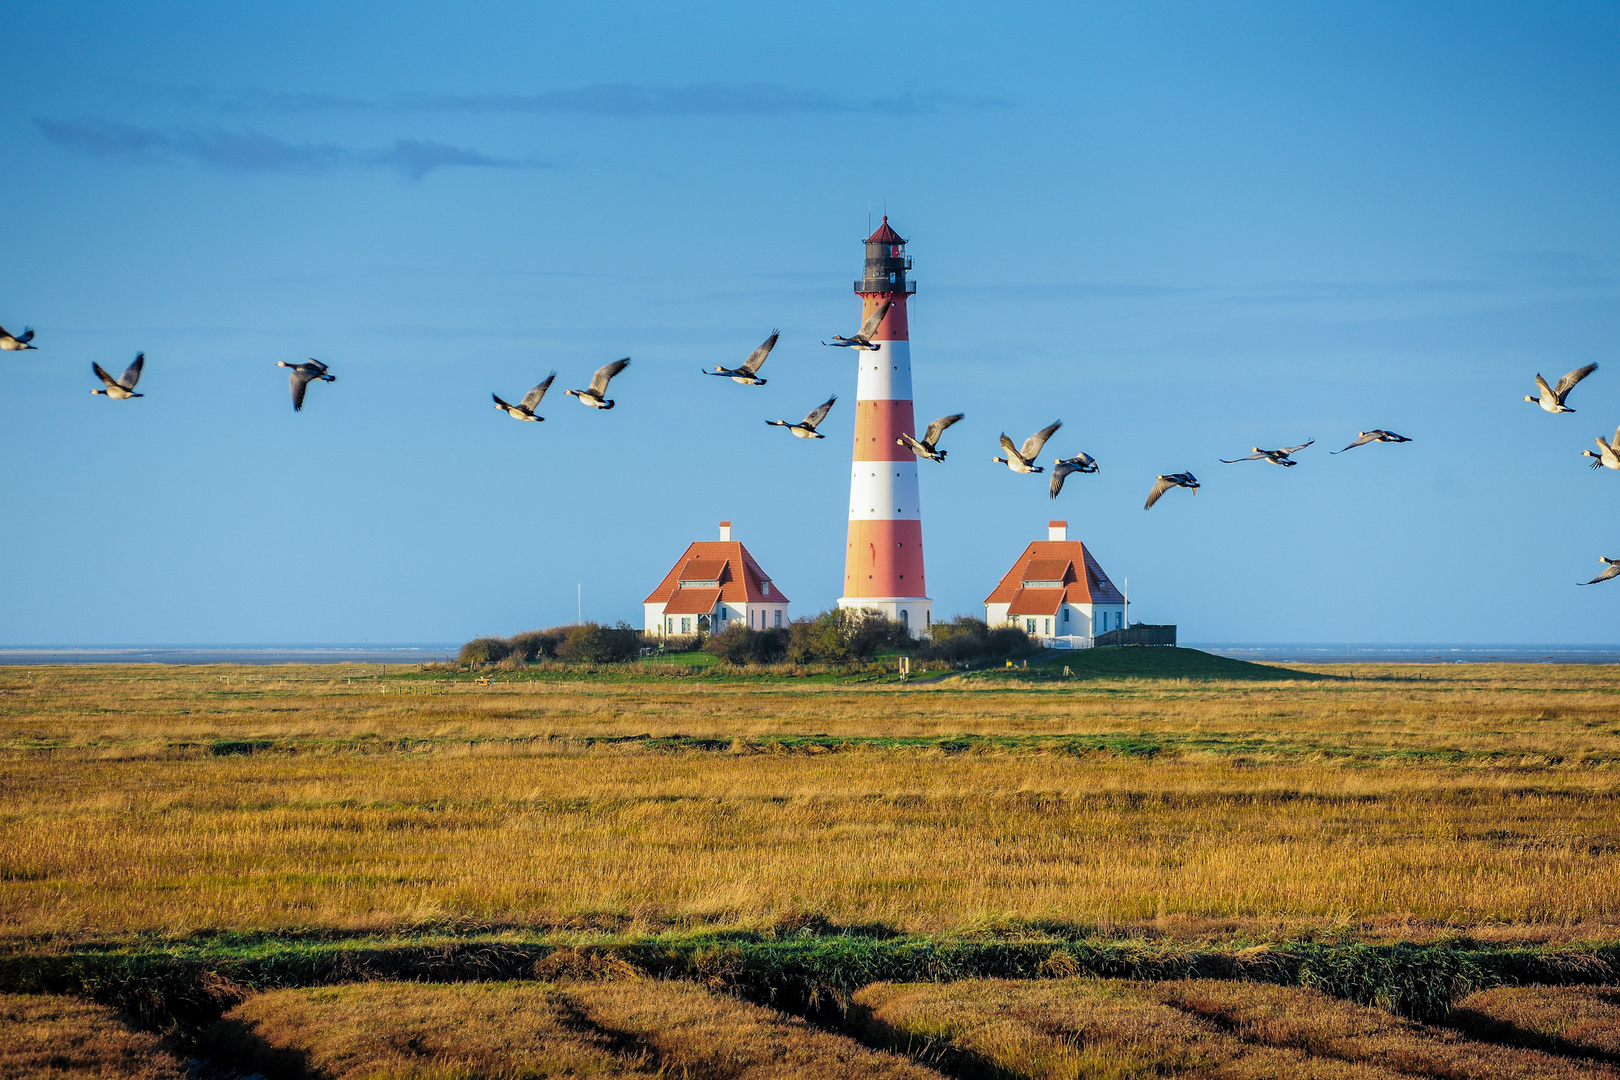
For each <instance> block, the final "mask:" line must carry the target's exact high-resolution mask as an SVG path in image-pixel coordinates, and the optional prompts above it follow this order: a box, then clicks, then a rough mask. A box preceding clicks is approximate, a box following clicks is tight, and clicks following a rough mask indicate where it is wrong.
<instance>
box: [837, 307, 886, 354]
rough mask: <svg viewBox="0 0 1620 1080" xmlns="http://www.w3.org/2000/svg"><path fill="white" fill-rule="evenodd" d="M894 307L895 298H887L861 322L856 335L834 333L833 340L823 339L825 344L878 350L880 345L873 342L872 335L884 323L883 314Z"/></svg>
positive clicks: (843, 347) (844, 347)
mask: <svg viewBox="0 0 1620 1080" xmlns="http://www.w3.org/2000/svg"><path fill="white" fill-rule="evenodd" d="M892 307H894V301H893V300H885V301H883V303H881V304H879V305H878V309H877V310H876V311H874V312H872V314H871V315H870V316H868V318H867V320H866V321H865V322H863V323H861V328H860V329H859V330H857V331H855V336H854V337H845V336H844V335H843V334H834V335H833V339H832V340H831V341H823V342H822V344H823V345H833V346H836V347H837V348H840V349H871V350H872V351H874V352H876V351H877V349H878V348H879V346H877V345H875V344H873V343H872V335H873V334H875V333H877V332H878V327H880V326H882V325H883V316H885V315H887V314H888V313H889V309H890V308H892Z"/></svg>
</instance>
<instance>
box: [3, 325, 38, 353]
mask: <svg viewBox="0 0 1620 1080" xmlns="http://www.w3.org/2000/svg"><path fill="white" fill-rule="evenodd" d="M33 340H34V328H33V327H31V326H25V327H23V332H22V333H20V334H8V333H6V328H5V327H3V326H0V349H5V350H6V351H7V352H21V351H22V350H24V349H32V348H35V346H33V345H30V344H28V343H29V342H30V341H33Z"/></svg>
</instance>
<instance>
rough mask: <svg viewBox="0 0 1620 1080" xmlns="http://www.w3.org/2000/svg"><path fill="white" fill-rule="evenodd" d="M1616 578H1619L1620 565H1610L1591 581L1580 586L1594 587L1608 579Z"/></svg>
mask: <svg viewBox="0 0 1620 1080" xmlns="http://www.w3.org/2000/svg"><path fill="white" fill-rule="evenodd" d="M1617 576H1620V563H1610V564H1609V565H1608V566H1605V567H1604V568H1603V573H1601V574H1599V575H1598V576H1597V577H1595V578H1593V579H1592V580H1591V581H1583V582H1581V583H1580V584H1582V585H1596V584H1597V583H1598V582H1600V581H1608V580H1609V579H1610V578H1612V577H1617Z"/></svg>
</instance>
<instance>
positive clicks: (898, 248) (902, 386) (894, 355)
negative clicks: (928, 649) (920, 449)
mask: <svg viewBox="0 0 1620 1080" xmlns="http://www.w3.org/2000/svg"><path fill="white" fill-rule="evenodd" d="M905 248H906V241H905V238H904V237H902V236H901V235H900V234H899V233H897V232H895V231H894V229H893V228H891V227H890V226H889V218H888V215H887V214H885V215H884V217H883V224H882V225H881V226H879V228H878V230H877V232H875V233H873V234H872V235H871V236H869V237H867V238H866V272H865V274H864V275H863V276H862V278H861V280H860V281H857V282H856V283H855V292H856V294H857V295H858V296H860V298H861V321H862V322H863V323H864V322H865V321H866V319H868V318H869V317H871V315H872V314H873V313H874V312H876V311H877V310H878V309H879V308H880V307H882V306H883V304H884V303H885V302H892V303H891V306H890V307H889V312H888V314H887V315H885V316H884V318H883V322H882V324H881V325H879V326H878V329H877V333H875V334H873V335H872V338H871V340H872V343H873V344H874V345H876V346H877V348H876V349H874V350H865V349H854V350H851V351H852V352H854V353H855V356H856V357H857V362H858V363H859V364H860V375H859V378H858V379H857V382H856V391H855V399H856V400H855V452H854V460H853V461H852V462H851V466H850V477H849V543H848V546H847V547H846V549H845V552H844V595H843V596H841V597H839V598H838V606H839V607H841V608H858V609H859V608H867V609H871V610H874V611H878V612H881V613H882V614H884V615H886V616H887V617H888V618H890V619H893V620H895V621H897V622H901V623H904V624H905V625H906V627H907V629H909V630H910V631H911V634H912V636H914V637H917V636H922V635H926V634H927V633H928V632H929V629H930V627H931V626H932V625H933V602H932V601H930V600H929V599H928V588H927V583H926V579H925V578H924V576H923V547H922V500H921V498H920V496H919V493H918V490H917V458H916V456H915V455H914V454H912V452H911V451H910V450H907V449H906V448H905V447H904V446H901V445H900V443H899V439H900V436H901V435H902V434H906V435H916V434H917V423H916V418H915V415H914V413H913V410H912V405H911V339H910V332H909V329H908V326H907V322H906V300H907V298H908V297H910V296H911V295H912V294H913V293H915V292H916V291H917V284H916V282H914V281H908V280H907V279H906V272H907V271H908V270H910V269H911V260H910V259H909V258H907V256H906V251H905Z"/></svg>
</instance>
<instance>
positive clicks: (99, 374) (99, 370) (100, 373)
mask: <svg viewBox="0 0 1620 1080" xmlns="http://www.w3.org/2000/svg"><path fill="white" fill-rule="evenodd" d="M90 368H91V370H93V371H94V372H95V373H96V378H98V379H100V380H101V381H102V382H104V383H106V384H107V385H108V386H118V385H120V384H119V382H118V380H117V379H115V378H113V377H112V376H111V375H109V374H107V369H106V368H104V367H102V366H101V365H100V364H98V363H96V362H95V361H93V360H92V361H91V362H90Z"/></svg>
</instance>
